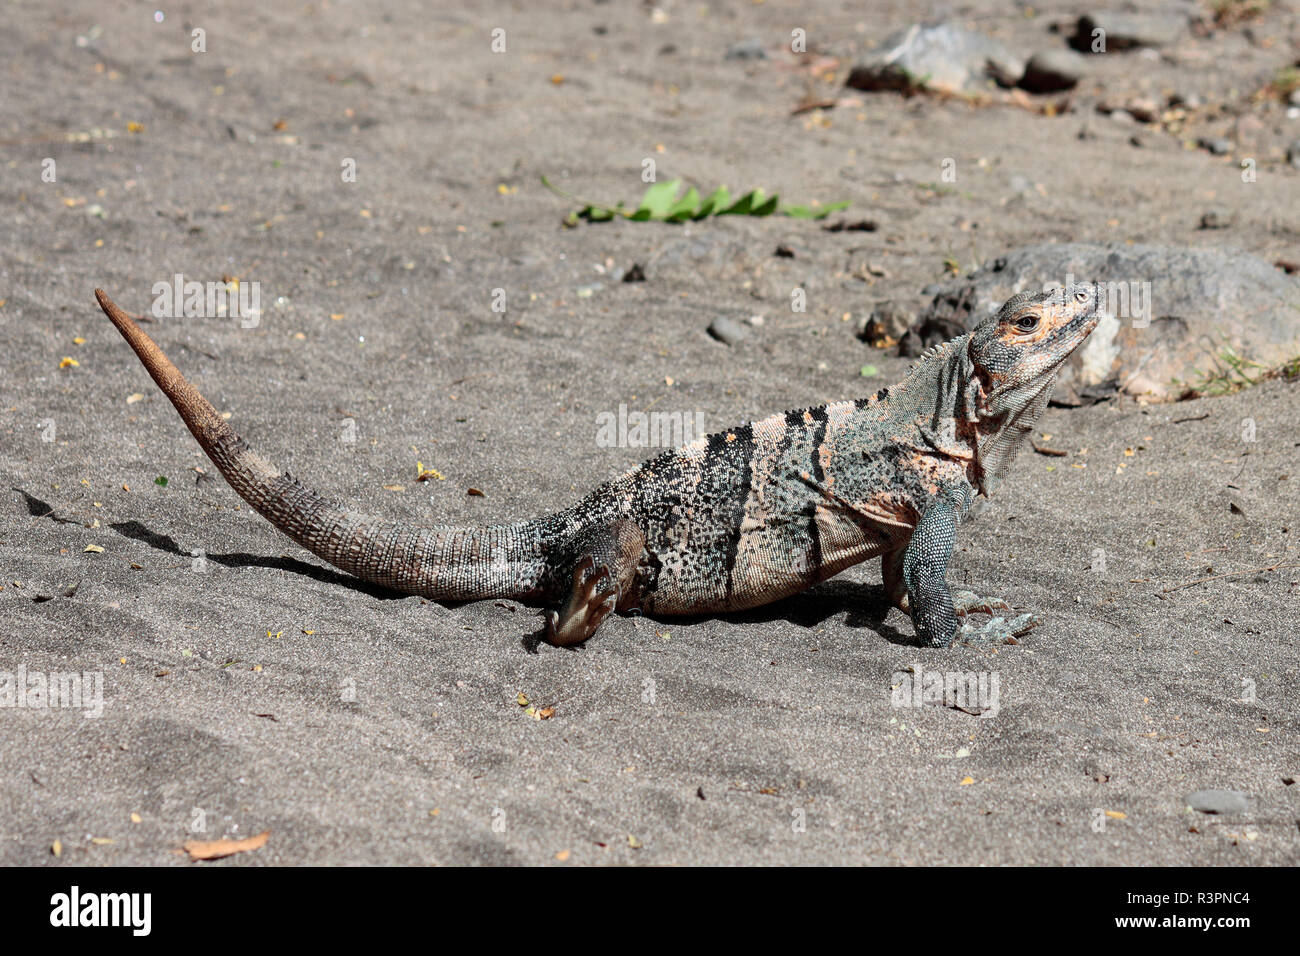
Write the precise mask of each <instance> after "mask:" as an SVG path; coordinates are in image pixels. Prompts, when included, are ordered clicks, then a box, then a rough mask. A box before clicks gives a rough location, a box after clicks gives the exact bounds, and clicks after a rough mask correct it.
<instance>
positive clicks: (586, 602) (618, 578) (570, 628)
mask: <svg viewBox="0 0 1300 956" xmlns="http://www.w3.org/2000/svg"><path fill="white" fill-rule="evenodd" d="M574 550H575V552H576V553H577V555H578V557H577V561H576V563H575V564H574V566H573V584H572V589H571V590H570V591H569V600H568V602H567V603H566V604H565V605H564V607H563V609H561V610H559V611H554V610H548V611H547V612H546V640H547V643H550V644H554V645H556V646H557V647H569V646H572V645H575V644H581V643H582V642H583V641H585V640H587V638H589V637H591V635H593V634H595V633H596V629H597V628H598V627H600V625H601V622H602V621H604V620H605V618H607V617H608V616H609V613H610V612H611V611H613V610H614V609H615V608H616V607H620V608H624V609H627V608H628V607H629V604H630V599H631V597H632V594H631V592H632V588H633V586H634V583H635V580H636V570H637V566H638V565H639V564H640V561H641V557H642V555H644V554H645V536H644V535H642V533H641V529H640V528H638V527H637V526H636V525H635V524H634V523H633V522H631V521H627V520H619V521H615V522H614V523H613V524H611V525H609V526H607V527H597V528H591V529H588V530H587V531H585V532H583V534H581V535H580V536H579V537H578V539H577V541H576V542H575V543H574Z"/></svg>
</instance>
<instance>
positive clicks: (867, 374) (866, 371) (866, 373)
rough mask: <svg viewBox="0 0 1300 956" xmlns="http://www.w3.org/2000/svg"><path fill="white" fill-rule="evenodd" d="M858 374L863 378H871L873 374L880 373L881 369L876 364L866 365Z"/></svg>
mask: <svg viewBox="0 0 1300 956" xmlns="http://www.w3.org/2000/svg"><path fill="white" fill-rule="evenodd" d="M858 374H859V375H861V376H862V377H863V378H871V376H873V375H879V374H880V369H878V368H876V367H875V366H874V365H864V366H862V368H861V369H859V370H858Z"/></svg>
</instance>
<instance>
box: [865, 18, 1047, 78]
mask: <svg viewBox="0 0 1300 956" xmlns="http://www.w3.org/2000/svg"><path fill="white" fill-rule="evenodd" d="M1024 72H1025V61H1024V60H1023V59H1022V58H1021V57H1018V56H1017V55H1016V54H1014V53H1012V52H1011V51H1010V50H1008V49H1007V48H1006V47H1005V46H1003V45H1002V44H1001V43H999V42H998V41H996V40H993V39H991V38H989V37H986V36H984V35H983V34H982V33H975V32H973V31H971V30H966V29H963V28H962V27H959V26H955V25H953V24H951V23H937V24H920V23H915V24H913V25H912V26H910V27H908V28H907V29H905V30H901V31H899V32H898V33H895V34H893V35H892V36H890V37H889V39H887V40H886V41H885V42H884V44H883V45H882V46H881V47H880V48H879V49H877V50H876V51H874V53H873V54H872V55H871V56H870V57H869V58H868V59H867V60H865V61H864V62H862V63H859V64H858V65H857V66H855V67H854V68H853V71H852V72H851V73H850V74H849V78H848V81H847V83H846V84H845V85H847V86H851V87H853V88H854V89H858V90H868V91H875V90H910V89H921V88H923V89H928V90H936V91H940V92H946V93H968V92H975V91H978V90H983V89H986V88H987V87H988V85H989V80H990V79H993V80H996V81H997V82H999V83H1001V84H1002V85H1004V86H1013V85H1015V83H1016V82H1017V81H1018V80H1019V79H1020V77H1021V76H1022V75H1023V74H1024Z"/></svg>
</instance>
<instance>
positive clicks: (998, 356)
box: [965, 283, 1101, 495]
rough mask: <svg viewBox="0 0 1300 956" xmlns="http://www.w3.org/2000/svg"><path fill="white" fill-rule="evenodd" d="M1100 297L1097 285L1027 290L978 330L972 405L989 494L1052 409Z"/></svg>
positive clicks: (971, 347)
mask: <svg viewBox="0 0 1300 956" xmlns="http://www.w3.org/2000/svg"><path fill="white" fill-rule="evenodd" d="M1099 302H1100V290H1099V289H1098V287H1097V286H1096V285H1095V284H1093V283H1087V284H1078V283H1076V284H1072V285H1068V286H1066V287H1065V288H1063V289H1054V290H1052V291H1051V292H1021V293H1020V294H1019V295H1014V296H1012V297H1011V298H1010V299H1008V300H1007V301H1006V303H1005V304H1004V305H1003V306H1002V308H1001V309H999V310H998V312H997V314H996V315H994V316H992V317H990V318H988V319H986V320H985V321H984V322H982V323H980V325H979V326H977V327H976V329H975V331H974V332H972V333H971V334H970V339H969V341H968V343H967V351H966V357H967V358H968V359H969V361H970V365H969V366H968V369H967V374H968V377H967V378H966V382H967V387H966V393H965V396H966V400H965V410H966V419H967V421H973V422H974V423H975V430H976V433H977V435H978V439H977V454H978V457H979V464H980V474H979V479H978V485H979V490H980V491H981V492H982V493H983V494H985V495H988V494H989V492H990V490H991V488H992V487H993V485H994V483H995V482H996V481H997V479H999V478H1001V477H1002V476H1003V475H1005V474H1006V472H1007V469H1008V468H1009V467H1010V465H1011V460H1012V459H1013V458H1014V457H1015V455H1016V449H1017V448H1018V447H1019V446H1020V443H1021V441H1022V440H1023V439H1024V437H1025V435H1027V434H1029V432H1030V431H1031V430H1032V429H1033V427H1034V422H1036V421H1037V420H1038V416H1040V415H1041V414H1042V413H1043V409H1045V408H1046V407H1047V399H1048V397H1049V396H1050V395H1051V393H1052V383H1053V382H1054V381H1055V380H1056V372H1057V370H1058V369H1059V368H1060V367H1061V366H1062V365H1063V364H1064V363H1065V360H1066V359H1068V358H1069V357H1070V353H1072V352H1073V351H1074V350H1075V349H1077V348H1078V347H1079V346H1080V345H1082V344H1083V340H1084V339H1086V338H1087V337H1088V336H1089V335H1090V334H1091V333H1092V330H1093V329H1095V328H1096V327H1097V323H1098V322H1099V321H1100V320H1101V316H1100V315H1099V314H1098V312H1097V308H1098V304H1099Z"/></svg>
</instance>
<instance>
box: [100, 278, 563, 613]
mask: <svg viewBox="0 0 1300 956" xmlns="http://www.w3.org/2000/svg"><path fill="white" fill-rule="evenodd" d="M95 298H96V299H97V300H98V301H99V306H100V308H102V309H103V310H104V314H105V315H107V316H108V318H109V320H110V321H111V322H112V323H113V325H115V326H116V327H117V330H118V331H119V332H121V333H122V337H123V338H124V339H126V341H127V344H128V345H130V346H131V348H132V350H134V352H135V354H136V356H137V357H138V358H139V359H140V361H141V362H142V363H143V364H144V367H145V369H147V370H148V372H149V374H150V375H151V376H152V377H153V380H154V381H155V382H157V383H158V387H159V388H160V389H162V393H163V394H164V395H166V396H167V398H168V400H169V401H170V402H171V403H172V405H174V406H175V407H176V411H178V412H179V413H180V416H181V418H182V419H183V420H184V422H185V424H186V426H187V427H188V428H189V430H190V432H191V433H192V434H193V435H194V437H195V438H196V439H197V440H198V443H199V447H201V448H202V449H203V451H204V452H205V453H206V454H207V456H208V457H209V458H211V459H212V463H213V464H214V465H216V466H217V469H218V470H219V471H220V472H221V474H222V476H223V477H224V478H225V479H226V481H227V482H228V483H229V484H230V487H232V488H234V489H235V491H237V492H238V493H239V496H240V497H241V498H243V499H244V500H245V501H247V502H248V503H249V504H250V505H251V506H252V507H253V509H254V510H255V511H257V512H258V514H260V515H261V516H262V517H264V518H266V520H268V521H270V522H271V524H273V525H275V526H276V527H277V528H278V529H280V530H281V531H283V532H284V533H285V534H287V535H288V536H289V537H290V538H292V539H293V540H294V541H296V542H298V543H299V544H300V545H302V546H303V547H304V548H306V549H307V550H309V551H311V552H313V553H314V554H316V555H318V556H320V557H321V558H324V559H325V560H326V561H328V562H329V563H330V564H332V565H334V566H335V567H337V568H340V569H341V570H343V571H346V572H348V573H349V574H353V575H356V576H357V577H358V578H361V579H363V580H366V581H371V582H374V583H375V584H379V585H383V586H384V587H390V588H394V589H395V590H398V591H405V592H407V593H409V594H419V595H422V596H424V597H430V598H434V599H440V600H454V601H469V600H480V599H483V598H498V597H509V598H520V599H523V598H530V597H534V596H536V595H537V594H538V593H539V590H540V589H541V587H542V585H543V580H544V578H545V577H546V573H545V567H546V564H545V555H544V554H543V552H542V547H541V545H542V541H543V539H544V534H543V529H542V526H541V523H540V522H523V523H520V524H513V525H496V526H492V527H486V528H452V527H435V528H418V527H411V526H409V525H404V524H397V523H395V522H390V521H380V520H377V519H374V518H370V517H367V516H365V515H362V514H359V513H357V512H353V511H348V510H346V509H344V508H340V507H339V506H338V505H335V504H334V503H332V502H330V501H328V500H326V499H325V498H323V497H321V496H320V495H319V494H317V493H316V492H314V491H312V490H311V489H310V488H307V487H304V486H303V485H302V484H301V483H300V482H299V481H298V480H297V479H296V478H294V477H293V476H292V475H290V474H289V473H288V472H281V471H280V470H278V469H277V468H275V467H274V466H272V465H271V464H270V463H269V462H267V461H266V460H265V459H264V458H262V457H261V456H259V455H258V454H257V453H255V452H254V451H253V450H252V449H250V448H249V447H248V445H247V443H246V442H245V441H244V440H243V439H242V438H240V437H239V435H238V434H236V433H235V430H234V429H233V428H231V427H230V425H229V424H227V423H226V422H225V421H224V420H223V419H222V418H221V416H220V415H218V414H217V410H216V409H215V408H213V407H212V405H211V404H210V403H209V402H208V400H207V399H206V398H204V397H203V396H202V395H200V394H199V392H198V389H196V388H195V387H194V386H193V385H191V384H190V383H189V382H187V381H186V380H185V377H184V376H183V375H181V373H180V370H179V369H178V368H176V366H175V365H173V364H172V362H171V360H170V359H168V358H167V356H166V355H164V354H163V352H162V349H160V348H158V346H157V344H156V343H155V342H154V341H153V339H151V338H149V336H148V335H146V334H145V333H144V331H143V330H142V329H141V328H140V327H139V326H138V325H136V323H135V320H133V319H132V318H131V317H130V316H129V315H127V314H126V313H125V312H123V311H122V310H121V309H120V308H118V307H117V306H116V305H115V304H114V303H113V301H112V300H111V299H109V297H108V296H107V295H106V294H105V293H104V291H103V290H102V289H96V290H95Z"/></svg>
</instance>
